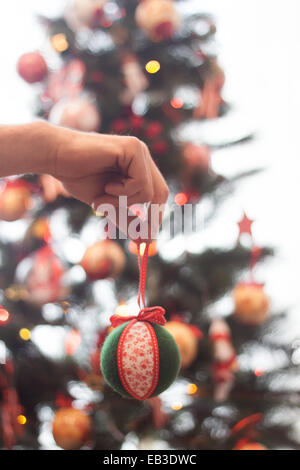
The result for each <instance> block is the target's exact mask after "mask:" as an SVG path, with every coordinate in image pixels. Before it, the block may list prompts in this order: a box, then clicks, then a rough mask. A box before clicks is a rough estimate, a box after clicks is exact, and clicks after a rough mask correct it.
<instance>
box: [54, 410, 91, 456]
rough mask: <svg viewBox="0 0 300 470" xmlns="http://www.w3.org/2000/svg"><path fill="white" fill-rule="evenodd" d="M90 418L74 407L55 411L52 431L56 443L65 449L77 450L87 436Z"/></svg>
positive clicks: (89, 432) (89, 428)
mask: <svg viewBox="0 0 300 470" xmlns="http://www.w3.org/2000/svg"><path fill="white" fill-rule="evenodd" d="M91 430H92V423H91V418H90V417H89V416H88V415H87V414H86V413H84V411H81V410H77V409H75V408H72V407H70V408H61V409H60V410H58V411H57V412H56V413H55V416H54V420H53V425H52V433H53V437H54V439H55V442H56V444H57V445H58V446H59V447H62V448H63V449H65V450H77V449H80V447H82V446H83V445H84V444H85V443H86V441H87V439H88V438H89V436H90V434H91Z"/></svg>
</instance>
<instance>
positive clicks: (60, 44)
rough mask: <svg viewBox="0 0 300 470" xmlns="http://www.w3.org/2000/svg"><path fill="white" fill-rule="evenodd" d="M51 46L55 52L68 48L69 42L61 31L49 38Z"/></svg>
mask: <svg viewBox="0 0 300 470" xmlns="http://www.w3.org/2000/svg"><path fill="white" fill-rule="evenodd" d="M50 43H51V46H52V47H53V49H54V50H55V51H56V52H64V51H66V50H67V49H68V47H69V43H68V41H67V38H66V35H65V34H63V33H59V34H55V35H54V36H52V37H51V39H50Z"/></svg>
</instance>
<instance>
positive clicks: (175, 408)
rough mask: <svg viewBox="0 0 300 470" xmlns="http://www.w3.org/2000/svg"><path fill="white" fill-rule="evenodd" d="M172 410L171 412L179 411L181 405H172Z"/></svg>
mask: <svg viewBox="0 0 300 470" xmlns="http://www.w3.org/2000/svg"><path fill="white" fill-rule="evenodd" d="M172 408H173V410H175V411H178V410H181V408H182V403H180V402H176V403H174V404H173V405H172Z"/></svg>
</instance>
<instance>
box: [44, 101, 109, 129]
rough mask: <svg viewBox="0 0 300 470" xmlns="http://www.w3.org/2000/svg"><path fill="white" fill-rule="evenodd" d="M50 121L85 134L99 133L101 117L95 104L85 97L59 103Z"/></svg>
mask: <svg viewBox="0 0 300 470" xmlns="http://www.w3.org/2000/svg"><path fill="white" fill-rule="evenodd" d="M49 121H50V122H52V124H56V125H59V126H63V127H69V128H71V129H77V130H79V131H84V132H97V131H98V130H99V127H100V124H101V116H100V114H99V112H98V110H97V108H96V106H95V105H94V104H93V102H92V101H91V100H89V99H87V98H85V97H77V98H72V99H71V98H68V99H63V100H61V101H58V102H57V103H56V104H55V105H54V106H53V108H52V109H51V112H50V114H49Z"/></svg>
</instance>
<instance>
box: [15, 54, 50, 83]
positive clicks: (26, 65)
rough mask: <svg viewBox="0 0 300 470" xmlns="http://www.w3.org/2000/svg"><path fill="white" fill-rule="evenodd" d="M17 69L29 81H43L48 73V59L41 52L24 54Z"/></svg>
mask: <svg viewBox="0 0 300 470" xmlns="http://www.w3.org/2000/svg"><path fill="white" fill-rule="evenodd" d="M17 70H18V73H19V75H20V76H21V77H22V78H23V80H25V81H26V82H27V83H36V82H41V81H42V80H43V79H44V78H45V77H46V75H47V73H48V67H47V64H46V61H45V59H44V57H43V56H42V55H41V54H40V53H39V52H27V53H26V54H23V55H22V56H21V57H20V58H19V60H18V63H17Z"/></svg>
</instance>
